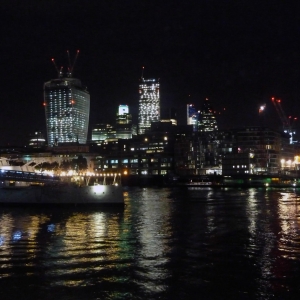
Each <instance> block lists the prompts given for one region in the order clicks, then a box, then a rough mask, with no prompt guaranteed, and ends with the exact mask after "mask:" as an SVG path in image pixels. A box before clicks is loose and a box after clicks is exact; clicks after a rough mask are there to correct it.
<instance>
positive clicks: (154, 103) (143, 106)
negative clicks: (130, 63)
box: [138, 77, 160, 134]
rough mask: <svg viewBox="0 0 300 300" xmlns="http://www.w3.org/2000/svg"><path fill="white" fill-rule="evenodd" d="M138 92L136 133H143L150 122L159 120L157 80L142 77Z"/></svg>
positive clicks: (149, 126)
mask: <svg viewBox="0 0 300 300" xmlns="http://www.w3.org/2000/svg"><path fill="white" fill-rule="evenodd" d="M139 94H140V98H139V116H138V133H139V134H143V133H145V132H146V131H147V130H149V129H150V128H151V122H159V121H160V96H159V81H158V80H156V79H144V78H143V77H142V78H141V82H140V84H139Z"/></svg>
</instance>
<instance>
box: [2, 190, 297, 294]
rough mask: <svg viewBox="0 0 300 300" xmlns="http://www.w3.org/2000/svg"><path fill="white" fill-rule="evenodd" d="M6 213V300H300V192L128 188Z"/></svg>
mask: <svg viewBox="0 0 300 300" xmlns="http://www.w3.org/2000/svg"><path fill="white" fill-rule="evenodd" d="M125 202H126V206H125V207H124V208H113V209H105V208H100V207H94V208H89V209H87V208H81V207H72V208H44V209H41V208H17V207H1V208H0V299H1V300H4V299H51V300H53V299H57V300H58V299H299V297H300V191H297V190H292V189H291V190H271V189H270V190H265V189H240V190H239V189H227V190H222V189H219V190H211V189H203V190H195V191H190V192H187V191H186V190H182V189H175V188H174V189H169V188H128V189H126V190H125Z"/></svg>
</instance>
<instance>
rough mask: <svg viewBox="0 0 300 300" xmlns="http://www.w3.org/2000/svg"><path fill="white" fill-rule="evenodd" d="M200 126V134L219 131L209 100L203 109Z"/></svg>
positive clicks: (206, 100)
mask: <svg viewBox="0 0 300 300" xmlns="http://www.w3.org/2000/svg"><path fill="white" fill-rule="evenodd" d="M198 124H199V125H198V131H200V132H212V131H216V130H218V125H217V120H216V117H215V113H214V111H213V109H212V107H211V105H210V102H209V100H208V98H206V99H205V101H204V103H203V105H202V107H201V111H200V120H199V121H198Z"/></svg>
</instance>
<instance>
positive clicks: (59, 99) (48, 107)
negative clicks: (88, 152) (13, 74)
mask: <svg viewBox="0 0 300 300" xmlns="http://www.w3.org/2000/svg"><path fill="white" fill-rule="evenodd" d="M44 106H45V115H46V127H47V137H48V145H49V146H54V145H57V144H58V143H71V142H78V143H80V144H85V143H86V141H87V135H88V124H89V114H90V94H89V92H88V91H87V89H86V87H84V86H83V85H82V84H81V81H80V80H79V79H75V78H58V79H53V80H51V81H48V82H46V83H44Z"/></svg>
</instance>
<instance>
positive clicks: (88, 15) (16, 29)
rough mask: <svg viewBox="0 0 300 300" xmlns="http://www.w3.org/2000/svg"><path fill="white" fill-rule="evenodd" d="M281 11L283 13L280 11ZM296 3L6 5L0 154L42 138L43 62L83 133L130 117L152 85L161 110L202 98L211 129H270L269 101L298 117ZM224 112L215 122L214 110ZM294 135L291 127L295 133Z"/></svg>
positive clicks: (0, 7) (49, 1) (46, 0)
mask: <svg viewBox="0 0 300 300" xmlns="http://www.w3.org/2000/svg"><path fill="white" fill-rule="evenodd" d="M288 3H289V4H288ZM297 3H298V1H279V0H278V1H276V0H273V1H221V0H216V1H215V0H207V1H204V0H198V1H174V0H173V1H168V0H164V1H143V0H139V1H137V0H134V1H130V0H126V1H125V0H123V1H114V0H107V1H104V0H103V1H100V0H98V1H93V0H89V1H76V0H73V1H67V0H64V1H55V0H43V1H37V0H36V1H33V0H28V1H7V0H2V1H1V4H0V13H1V17H0V24H1V35H0V39H1V47H0V54H1V55H0V62H1V71H0V72H1V73H0V74H1V75H0V76H1V94H0V101H1V109H0V122H1V123H0V128H1V130H0V145H8V144H10V145H22V144H24V143H25V141H26V140H27V137H28V134H29V133H33V132H34V131H36V130H45V116H44V109H43V105H42V103H43V83H44V82H45V81H48V80H50V79H53V78H56V77H57V73H56V70H55V68H54V65H53V64H52V62H51V58H55V60H56V62H57V65H58V66H61V65H64V66H67V65H68V59H67V54H66V50H69V51H70V54H71V57H72V58H74V56H75V53H76V50H77V49H79V50H80V54H79V57H78V60H77V62H76V65H75V68H74V73H73V74H74V77H76V78H79V79H81V81H82V82H83V83H84V84H85V85H86V86H87V87H88V90H89V92H90V95H91V114H90V125H91V124H93V123H100V122H109V123H113V121H114V118H115V113H116V111H117V106H118V105H119V104H121V103H122V104H128V105H129V107H130V110H131V113H132V114H133V117H134V119H135V120H136V119H137V112H138V83H139V78H140V77H141V71H142V66H145V71H144V77H145V78H151V77H154V78H160V83H161V106H162V108H163V109H165V108H166V107H172V108H177V109H178V112H179V121H180V122H181V123H183V121H184V120H185V119H184V117H185V104H186V103H189V102H191V103H194V104H195V105H196V107H198V108H200V106H201V104H202V102H203V101H204V99H205V98H206V97H208V98H209V99H210V100H211V103H212V104H213V106H214V108H215V109H216V110H217V111H222V114H221V115H219V118H218V122H219V125H220V127H221V129H222V128H223V129H226V128H229V127H233V126H241V125H258V124H259V122H260V121H259V118H258V107H259V105H260V104H264V103H266V104H267V111H266V117H265V124H266V125H268V126H272V127H274V128H279V126H280V120H279V118H278V116H277V114H276V111H275V109H274V108H273V107H272V103H271V101H270V98H271V96H273V95H274V96H276V97H278V98H280V99H282V105H283V108H284V110H285V111H286V113H287V114H288V115H289V114H292V115H293V116H295V117H300V103H299V82H300V76H299V75H300V73H299V67H300V59H299V57H300V49H299V48H300V40H299V37H300V34H299V33H300V20H299V15H300V9H299V8H300V7H299V5H298V4H297ZM224 107H225V108H226V110H225V112H224V110H223V108H224ZM298 127H300V126H299V125H298Z"/></svg>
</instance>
